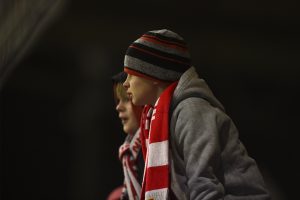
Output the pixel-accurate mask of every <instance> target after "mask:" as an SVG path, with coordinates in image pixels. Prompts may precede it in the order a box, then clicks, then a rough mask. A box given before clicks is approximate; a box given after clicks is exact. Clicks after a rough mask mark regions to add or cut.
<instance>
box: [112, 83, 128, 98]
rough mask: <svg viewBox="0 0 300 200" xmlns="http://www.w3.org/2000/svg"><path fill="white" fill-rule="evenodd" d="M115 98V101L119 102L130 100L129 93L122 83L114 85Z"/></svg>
mask: <svg viewBox="0 0 300 200" xmlns="http://www.w3.org/2000/svg"><path fill="white" fill-rule="evenodd" d="M114 99H115V102H118V100H122V101H129V98H128V95H127V93H126V90H125V88H124V86H123V84H122V83H116V84H115V85H114Z"/></svg>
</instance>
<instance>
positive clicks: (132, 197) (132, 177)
mask: <svg viewBox="0 0 300 200" xmlns="http://www.w3.org/2000/svg"><path fill="white" fill-rule="evenodd" d="M140 149H141V141H140V129H138V131H137V132H136V133H135V134H134V135H133V136H131V135H128V136H127V137H126V139H125V142H124V143H123V144H122V145H121V146H120V148H119V159H120V160H121V162H122V165H123V172H124V187H123V190H122V195H121V198H120V199H126V197H128V198H129V200H139V199H140V195H141V185H140V183H139V181H138V178H137V176H138V175H137V156H138V153H139V151H140Z"/></svg>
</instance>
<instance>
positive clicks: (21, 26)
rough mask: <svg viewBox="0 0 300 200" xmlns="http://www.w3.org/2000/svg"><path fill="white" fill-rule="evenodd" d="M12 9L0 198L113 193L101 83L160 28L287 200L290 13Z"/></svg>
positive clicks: (2, 36) (270, 9)
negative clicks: (169, 33)
mask: <svg viewBox="0 0 300 200" xmlns="http://www.w3.org/2000/svg"><path fill="white" fill-rule="evenodd" d="M21 2H22V1H17V0H16V1H3V3H2V4H1V5H2V6H1V7H0V11H1V12H0V16H1V19H0V28H1V29H0V77H1V79H0V80H1V82H0V83H1V85H0V87H1V88H0V89H1V91H0V92H1V93H0V120H1V121H0V134H1V152H0V153H1V157H0V159H1V161H0V163H1V179H0V181H1V183H0V184H1V199H3V200H6V199H7V200H8V199H9V200H15V199H20V198H28V199H32V200H34V199H49V200H53V199H57V200H59V199H62V200H63V199H64V200H66V199H70V200H81V199H85V200H94V199H95V200H96V199H105V197H106V196H107V195H108V193H109V192H110V191H111V190H113V189H114V188H115V187H117V186H119V185H121V184H122V181H123V175H122V170H121V164H120V163H119V160H118V147H119V146H120V145H121V144H122V142H123V140H124V137H125V135H124V133H123V132H122V127H121V123H120V122H119V120H118V118H117V114H116V111H115V105H114V101H113V94H112V85H111V76H112V75H114V74H116V73H117V72H119V71H121V70H122V68H123V58H124V54H125V51H126V49H127V47H128V45H129V44H130V43H131V42H133V41H134V40H135V39H137V38H138V37H139V36H141V34H143V33H144V32H146V31H149V30H154V29H161V28H168V29H170V30H173V31H175V32H177V33H179V34H180V35H181V36H183V38H185V40H186V42H187V43H188V46H189V49H190V52H191V55H192V63H193V65H194V66H195V67H196V69H197V71H198V72H199V74H200V76H201V77H202V78H204V79H205V80H206V81H207V82H208V84H209V85H210V87H211V88H212V90H213V91H214V93H215V95H216V97H217V98H218V99H219V100H220V101H221V102H222V103H223V105H224V106H225V108H226V111H227V113H228V114H229V116H230V117H231V118H232V119H233V121H234V122H235V124H236V126H237V128H238V129H239V131H240V138H241V140H242V142H243V143H244V144H245V146H246V148H247V149H248V153H249V154H250V156H252V157H253V158H254V159H256V161H257V163H258V166H259V167H260V169H261V170H262V172H263V175H264V177H265V179H266V183H267V185H268V187H269V188H270V190H271V192H272V194H273V197H274V198H273V199H275V200H280V199H283V200H285V199H292V198H293V197H294V196H295V195H296V191H297V182H296V180H299V178H300V173H299V165H298V164H297V163H296V162H297V161H298V157H299V156H298V155H297V152H298V150H299V149H298V145H297V141H296V137H297V134H298V133H299V130H298V123H299V111H300V109H299V106H298V102H299V100H300V97H299V86H300V77H299V72H300V69H299V67H300V66H299V64H300V62H299V53H300V50H299V46H300V37H299V30H298V28H297V27H298V26H299V20H300V14H299V12H298V9H297V6H296V4H295V3H294V2H292V1H285V2H284V3H283V2H282V1H279V0H275V1H270V0H263V1H253V0H252V1H250V0H246V1H238V0H230V1H185V2H183V1H180V2H179V1H178V2H177V1H158V0H153V1H150V2H145V3H144V2H140V1H130V2H128V1H120V2H119V1H109V2H101V1H96V0H86V1H79V0H73V1H62V0H61V1H59V0H57V1H52V2H51V3H49V2H50V1H48V4H46V3H45V2H47V1H44V2H43V4H42V3H40V4H38V3H37V2H41V1H28V2H26V3H24V2H23V3H21ZM21 11H22V12H21ZM22 13H25V14H24V15H21V14H22Z"/></svg>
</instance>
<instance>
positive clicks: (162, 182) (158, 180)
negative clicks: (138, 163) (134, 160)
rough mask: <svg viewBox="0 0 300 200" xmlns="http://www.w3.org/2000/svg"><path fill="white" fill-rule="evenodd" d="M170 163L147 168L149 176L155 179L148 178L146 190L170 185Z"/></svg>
mask: <svg viewBox="0 0 300 200" xmlns="http://www.w3.org/2000/svg"><path fill="white" fill-rule="evenodd" d="M168 168H169V165H163V166H157V167H149V168H147V177H146V178H151V179H152V180H155V181H150V180H146V191H151V190H156V189H162V188H168V186H169V180H168V179H169V176H165V175H166V174H168V172H169V171H168Z"/></svg>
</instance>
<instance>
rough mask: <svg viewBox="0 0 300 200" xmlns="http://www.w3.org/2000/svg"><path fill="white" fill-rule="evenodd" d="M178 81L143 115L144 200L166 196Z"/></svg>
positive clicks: (164, 197)
mask: <svg viewBox="0 0 300 200" xmlns="http://www.w3.org/2000/svg"><path fill="white" fill-rule="evenodd" d="M176 86H177V82H174V83H172V84H171V85H170V86H169V87H168V88H166V89H165V90H164V91H163V93H162V94H161V95H160V97H159V99H158V100H157V101H156V103H155V105H154V108H153V107H151V106H145V107H144V110H143V113H142V118H141V134H140V135H141V143H142V151H143V156H144V159H145V170H144V178H143V184H142V194H141V199H142V200H154V199H155V200H166V199H168V196H169V192H170V177H169V109H170V102H171V98H172V95H173V92H174V90H175V88H176Z"/></svg>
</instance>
